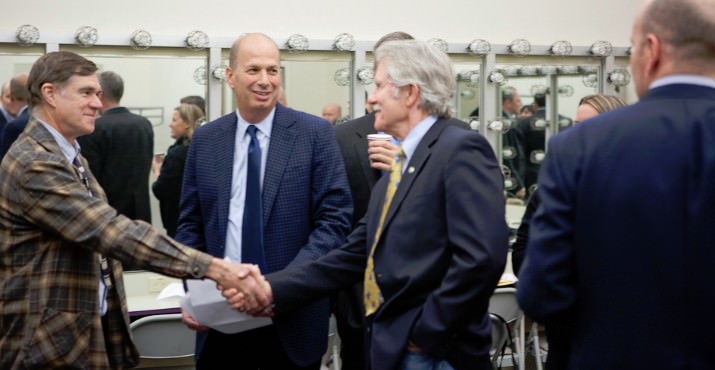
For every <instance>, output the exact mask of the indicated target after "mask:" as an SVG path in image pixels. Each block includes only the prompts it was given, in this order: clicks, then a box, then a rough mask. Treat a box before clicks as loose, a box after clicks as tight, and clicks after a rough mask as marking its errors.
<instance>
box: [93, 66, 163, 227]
mask: <svg viewBox="0 0 715 370" xmlns="http://www.w3.org/2000/svg"><path fill="white" fill-rule="evenodd" d="M99 83H100V84H101V85H102V92H103V94H102V97H101V99H102V109H101V113H102V116H101V117H99V118H97V123H96V124H95V130H94V132H93V133H91V134H89V135H86V136H82V137H80V138H79V143H80V145H81V146H82V155H83V156H85V158H87V161H89V168H90V169H91V170H92V173H94V175H95V176H96V177H97V180H98V181H99V183H100V184H101V185H102V189H104V191H105V192H106V193H107V199H109V204H110V205H111V206H112V207H114V208H115V209H116V210H117V212H119V213H121V214H123V215H125V216H127V217H129V218H131V219H134V220H144V221H146V222H151V207H150V206H149V172H150V171H151V162H152V159H153V157H154V154H153V152H154V129H153V128H152V125H151V122H149V120H148V119H146V118H144V117H142V116H140V115H138V114H134V113H132V112H130V111H129V109H127V108H126V107H123V106H121V105H120V101H121V99H122V96H123V95H124V81H123V80H122V78H121V76H119V75H118V74H117V73H115V72H111V71H105V72H102V73H101V74H99Z"/></svg>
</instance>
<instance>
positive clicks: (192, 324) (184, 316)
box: [181, 311, 209, 331]
mask: <svg viewBox="0 0 715 370" xmlns="http://www.w3.org/2000/svg"><path fill="white" fill-rule="evenodd" d="M181 321H183V322H184V324H185V325H186V326H187V327H188V328H189V329H191V330H196V331H205V330H209V327H208V326H203V325H201V324H199V323H198V322H197V321H196V320H194V318H193V317H191V315H189V314H188V313H186V311H181Z"/></svg>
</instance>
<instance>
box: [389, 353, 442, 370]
mask: <svg viewBox="0 0 715 370" xmlns="http://www.w3.org/2000/svg"><path fill="white" fill-rule="evenodd" d="M400 369H402V370H454V368H453V367H452V365H450V364H449V362H447V360H442V359H436V358H433V357H430V356H427V355H425V354H422V353H415V352H407V353H406V354H405V357H403V358H402V365H401V366H400Z"/></svg>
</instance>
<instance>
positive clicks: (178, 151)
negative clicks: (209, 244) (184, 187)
mask: <svg viewBox="0 0 715 370" xmlns="http://www.w3.org/2000/svg"><path fill="white" fill-rule="evenodd" d="M188 153H189V144H188V143H184V142H183V140H181V139H180V140H177V141H176V142H175V143H174V144H173V145H172V146H170V147H169V150H168V151H167V152H166V156H165V157H164V163H163V164H162V165H161V171H160V172H159V177H157V178H156V181H154V183H153V184H152V185H151V191H152V193H154V196H155V197H156V199H158V200H159V211H160V212H161V223H162V224H163V225H164V229H165V230H166V233H167V234H168V235H169V236H171V237H172V238H173V237H174V236H175V235H176V224H177V222H178V220H179V201H180V199H181V181H182V180H183V178H184V164H185V163H186V156H187V155H188Z"/></svg>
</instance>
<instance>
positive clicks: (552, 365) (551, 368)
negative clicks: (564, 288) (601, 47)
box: [511, 94, 626, 370]
mask: <svg viewBox="0 0 715 370" xmlns="http://www.w3.org/2000/svg"><path fill="white" fill-rule="evenodd" d="M625 106H626V103H625V102H624V101H623V99H621V98H619V97H617V96H612V95H601V94H593V95H587V96H584V97H583V98H581V101H579V103H578V107H577V108H576V119H575V123H580V122H582V121H584V120H587V119H589V118H593V117H595V116H597V115H599V114H601V113H605V112H608V111H611V110H614V109H617V108H621V107H625ZM539 203H540V200H539V191H538V188H537V189H536V191H534V192H533V193H532V194H531V197H530V198H529V201H528V202H527V204H526V210H525V211H524V216H523V218H522V220H521V225H519V229H518V230H517V232H516V241H515V242H514V244H513V245H512V253H511V263H512V267H513V270H514V272H515V273H516V275H517V277H518V276H519V270H520V269H521V265H522V263H523V261H524V257H525V255H526V250H527V246H528V244H529V226H530V224H531V217H532V216H533V215H534V212H536V209H537V208H538V207H539ZM546 336H547V340H548V343H549V355H548V357H547V361H546V369H547V370H560V369H567V368H568V367H567V365H568V353H569V340H570V337H569V335H568V328H567V327H562V325H560V324H559V323H553V324H551V325H549V326H547V327H546Z"/></svg>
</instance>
